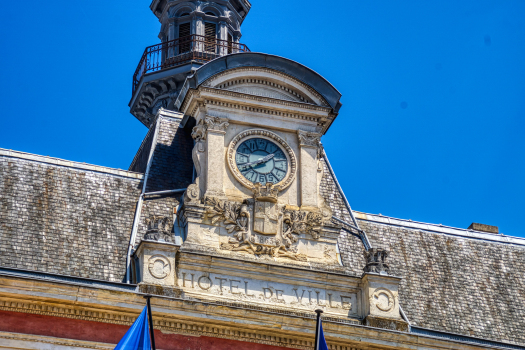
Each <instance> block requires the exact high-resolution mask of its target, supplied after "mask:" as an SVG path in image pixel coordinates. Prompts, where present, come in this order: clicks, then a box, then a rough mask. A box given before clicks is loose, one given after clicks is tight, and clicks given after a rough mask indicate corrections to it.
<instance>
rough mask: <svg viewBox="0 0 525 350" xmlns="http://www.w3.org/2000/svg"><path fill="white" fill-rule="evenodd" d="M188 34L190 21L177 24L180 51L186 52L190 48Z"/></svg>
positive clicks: (189, 32)
mask: <svg viewBox="0 0 525 350" xmlns="http://www.w3.org/2000/svg"><path fill="white" fill-rule="evenodd" d="M190 34H191V27H190V23H183V24H181V25H179V39H180V42H179V45H180V46H179V47H180V53H184V52H188V51H190V50H191V37H190Z"/></svg>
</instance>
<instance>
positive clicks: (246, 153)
mask: <svg viewBox="0 0 525 350" xmlns="http://www.w3.org/2000/svg"><path fill="white" fill-rule="evenodd" d="M235 163H236V165H237V168H238V169H239V171H240V172H241V174H242V176H244V177H245V178H246V179H247V180H248V181H251V182H252V183H256V182H259V183H261V184H263V185H264V184H266V183H267V182H271V183H273V184H276V183H278V182H280V181H282V180H283V179H284V177H285V176H286V174H287V173H288V159H287V158H286V156H285V154H284V152H283V150H282V149H281V148H280V147H279V146H277V144H275V143H274V142H272V141H270V140H267V139H263V138H251V139H248V140H246V141H244V142H242V143H241V144H240V145H239V147H238V148H237V151H236V154H235Z"/></svg>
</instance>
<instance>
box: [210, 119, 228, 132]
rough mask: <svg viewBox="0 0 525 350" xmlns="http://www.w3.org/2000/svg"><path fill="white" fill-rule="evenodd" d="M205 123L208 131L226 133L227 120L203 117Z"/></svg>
mask: <svg viewBox="0 0 525 350" xmlns="http://www.w3.org/2000/svg"><path fill="white" fill-rule="evenodd" d="M205 123H206V125H207V127H208V130H213V131H221V132H226V128H228V125H230V124H229V123H228V119H226V118H220V117H212V116H209V115H207V116H206V117H205Z"/></svg>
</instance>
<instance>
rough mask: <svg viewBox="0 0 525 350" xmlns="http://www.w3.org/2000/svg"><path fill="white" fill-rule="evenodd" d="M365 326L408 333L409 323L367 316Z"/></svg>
mask: <svg viewBox="0 0 525 350" xmlns="http://www.w3.org/2000/svg"><path fill="white" fill-rule="evenodd" d="M365 325H366V326H369V327H375V328H384V329H391V330H394V331H401V332H408V323H406V322H405V321H403V320H393V319H391V318H383V317H377V316H367V318H366V319H365Z"/></svg>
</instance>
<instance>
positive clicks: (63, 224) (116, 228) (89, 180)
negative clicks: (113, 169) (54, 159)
mask: <svg viewBox="0 0 525 350" xmlns="http://www.w3.org/2000/svg"><path fill="white" fill-rule="evenodd" d="M141 183H142V182H141V180H139V179H135V178H127V177H123V176H115V175H111V174H104V173H100V172H94V171H86V170H82V169H75V168H68V167H62V166H56V165H53V164H46V163H43V162H37V161H28V160H23V159H19V158H10V157H0V193H1V195H0V265H1V266H6V267H15V268H20V269H28V270H35V271H43V272H49V273H56V274H63V275H70V276H79V277H87V278H93V279H102V280H108V281H116V282H120V281H122V279H123V277H124V274H125V271H126V268H125V264H126V253H127V247H128V242H129V238H130V233H131V226H132V224H133V215H134V212H135V205H136V202H137V198H138V195H139V193H140V187H141Z"/></svg>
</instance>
